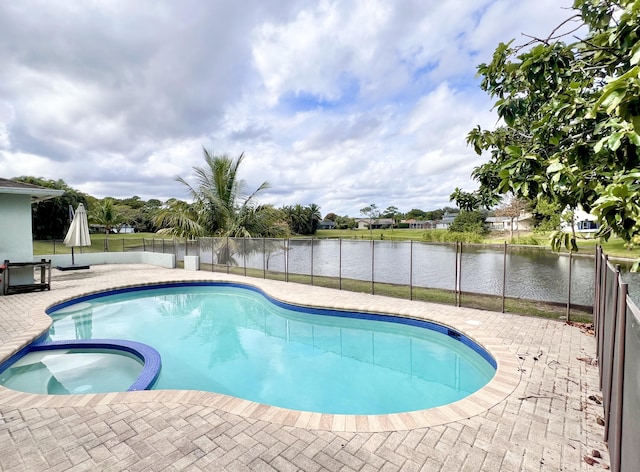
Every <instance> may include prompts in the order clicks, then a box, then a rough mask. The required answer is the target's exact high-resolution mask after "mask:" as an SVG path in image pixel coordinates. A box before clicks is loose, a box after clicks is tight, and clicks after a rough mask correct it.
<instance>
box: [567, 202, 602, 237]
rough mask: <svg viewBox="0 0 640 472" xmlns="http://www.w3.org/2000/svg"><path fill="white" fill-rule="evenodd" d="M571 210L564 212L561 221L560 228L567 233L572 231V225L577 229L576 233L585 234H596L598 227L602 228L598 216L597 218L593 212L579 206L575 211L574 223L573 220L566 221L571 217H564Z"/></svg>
mask: <svg viewBox="0 0 640 472" xmlns="http://www.w3.org/2000/svg"><path fill="white" fill-rule="evenodd" d="M569 214H570V213H569V210H565V211H564V212H563V219H562V222H561V223H560V228H561V229H562V231H564V232H565V233H571V232H572V226H573V228H574V229H575V232H576V233H580V234H583V235H594V234H595V233H596V232H597V231H598V229H600V223H598V218H596V217H595V216H594V215H592V214H591V213H587V212H586V211H584V210H583V209H582V208H577V209H576V210H574V211H573V224H572V222H571V221H566V220H568V219H569V218H564V216H567V215H569Z"/></svg>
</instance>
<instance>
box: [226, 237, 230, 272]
mask: <svg viewBox="0 0 640 472" xmlns="http://www.w3.org/2000/svg"><path fill="white" fill-rule="evenodd" d="M226 252H227V274H228V273H229V262H230V259H231V248H230V247H229V236H227V248H226Z"/></svg>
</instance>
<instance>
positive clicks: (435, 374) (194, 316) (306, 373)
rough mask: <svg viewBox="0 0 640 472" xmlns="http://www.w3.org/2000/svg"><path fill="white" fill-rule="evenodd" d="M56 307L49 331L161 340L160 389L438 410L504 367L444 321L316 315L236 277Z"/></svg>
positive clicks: (341, 409)
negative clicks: (425, 323)
mask: <svg viewBox="0 0 640 472" xmlns="http://www.w3.org/2000/svg"><path fill="white" fill-rule="evenodd" d="M49 314H50V316H51V317H52V318H53V320H54V322H53V325H52V327H51V330H50V334H49V336H50V338H51V339H52V340H62V339H95V338H103V339H125V340H133V341H138V342H142V343H145V344H148V345H150V346H153V347H154V348H155V349H157V350H158V351H159V352H160V355H161V358H162V370H161V372H160V376H159V377H158V380H157V382H156V384H155V386H154V388H155V389H188V390H205V391H211V392H218V393H223V394H227V395H232V396H234V397H239V398H243V399H247V400H252V401H256V402H259V403H264V404H268V405H273V406H280V407H284V408H289V409H295V410H305V411H314V412H320V413H336V414H387V413H396V412H404V411H413V410H420V409H426V408H432V407H435V406H440V405H444V404H447V403H451V402H454V401H456V400H459V399H461V398H464V397H466V396H468V395H469V394H471V393H473V392H475V391H476V390H478V389H480V388H482V387H483V386H484V385H485V384H486V383H487V382H488V381H489V380H490V379H491V378H492V377H493V375H494V374H495V367H494V365H495V363H494V361H493V360H492V359H491V358H490V357H489V356H488V354H486V352H484V351H483V350H482V349H481V348H479V347H478V346H475V345H473V343H471V342H470V341H469V340H466V338H465V337H464V336H462V340H464V341H465V342H461V341H460V340H459V339H456V336H459V335H458V334H457V333H453V334H454V335H453V336H450V335H448V334H447V329H446V328H443V327H441V326H439V325H434V326H433V327H435V328H436V329H439V330H440V331H443V332H437V331H434V330H433V329H426V328H425V327H421V326H412V325H408V324H403V323H400V322H394V321H391V320H396V321H398V320H399V321H403V320H400V319H394V318H392V317H381V316H378V315H367V314H355V313H343V312H331V311H329V310H321V311H318V312H317V314H314V313H313V312H312V310H310V309H305V308H300V307H291V306H286V305H284V304H282V303H279V302H275V303H274V301H273V300H270V299H268V298H267V297H266V296H264V295H263V294H262V293H260V292H258V291H257V290H252V289H249V288H245V287H241V286H237V285H232V284H208V285H206V286H198V285H182V286H170V287H162V288H153V289H148V288H146V289H144V290H136V291H125V292H122V293H116V294H112V295H107V296H101V297H97V298H84V299H83V300H81V301H80V302H79V303H75V304H65V305H64V306H62V308H60V309H58V310H55V311H52V312H50V313H49ZM335 315H340V316H335ZM363 318H367V319H363ZM403 322H404V323H406V322H409V323H413V324H418V325H423V323H417V322H413V321H407V320H404V321H403ZM465 343H466V344H465ZM467 344H468V345H467ZM470 345H471V346H474V348H472V347H469V346H470Z"/></svg>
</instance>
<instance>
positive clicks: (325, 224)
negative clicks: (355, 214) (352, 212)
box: [318, 220, 336, 229]
mask: <svg viewBox="0 0 640 472" xmlns="http://www.w3.org/2000/svg"><path fill="white" fill-rule="evenodd" d="M318 229H336V224H335V223H334V222H333V221H331V220H322V221H321V222H320V223H319V224H318Z"/></svg>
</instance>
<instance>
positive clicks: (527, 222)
mask: <svg viewBox="0 0 640 472" xmlns="http://www.w3.org/2000/svg"><path fill="white" fill-rule="evenodd" d="M485 222H486V224H487V229H489V230H490V231H509V232H511V231H532V230H533V227H534V224H535V222H534V220H533V214H532V213H528V212H526V211H524V210H522V211H521V212H520V214H519V215H518V216H517V217H515V216H514V217H510V216H489V217H487V219H486V220H485Z"/></svg>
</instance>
